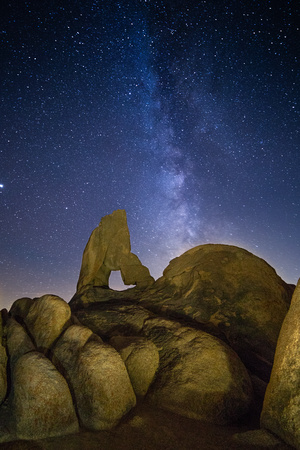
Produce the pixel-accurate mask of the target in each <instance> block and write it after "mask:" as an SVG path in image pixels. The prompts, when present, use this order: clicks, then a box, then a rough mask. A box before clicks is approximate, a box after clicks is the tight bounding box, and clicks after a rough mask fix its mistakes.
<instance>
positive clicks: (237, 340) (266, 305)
mask: <svg viewBox="0 0 300 450" xmlns="http://www.w3.org/2000/svg"><path fill="white" fill-rule="evenodd" d="M291 296H292V289H291V288H290V286H289V285H287V284H286V283H284V281H282V280H281V278H280V277H279V276H278V275H277V274H276V272H275V270H274V269H273V268H272V267H271V266H269V265H268V264H267V263H266V262H265V261H264V260H262V259H260V258H258V257H257V256H254V255H252V254H251V253H249V252H248V251H246V250H244V249H241V248H238V247H234V246H229V245H220V244H215V245H213V244H207V245H200V246H198V247H195V248H192V249H191V250H188V251H187V252H185V253H184V254H183V255H181V256H179V257H178V258H175V259H173V260H172V261H171V262H170V264H169V266H168V267H167V268H166V269H165V270H164V273H163V276H162V277H161V278H159V279H158V280H157V281H156V282H155V283H154V285H153V286H151V287H150V288H149V289H148V290H147V291H145V293H144V294H143V295H142V297H141V302H140V304H141V305H142V306H144V307H146V308H148V309H150V310H152V311H154V312H156V313H159V314H163V315H171V316H173V317H177V318H186V319H189V320H191V321H192V322H193V323H196V324H199V325H201V327H202V329H204V330H206V331H208V332H210V333H212V334H214V335H216V336H219V337H220V338H222V339H225V340H226V341H227V342H228V343H229V344H230V346H231V347H232V348H233V349H234V350H235V351H236V352H237V353H238V354H239V356H240V357H241V358H242V360H243V361H244V363H245V364H246V365H247V367H248V368H249V369H250V370H251V371H252V372H253V373H255V374H256V375H258V376H259V377H260V378H262V379H264V380H265V381H268V379H269V375H270V372H271V367H272V362H273V358H274V353H275V348H276V343H277V338H278V335H279V331H280V327H281V324H282V321H283V319H284V317H285V315H286V313H287V311H288V307H289V304H290V300H291Z"/></svg>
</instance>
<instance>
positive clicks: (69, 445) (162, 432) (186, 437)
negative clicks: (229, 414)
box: [0, 403, 291, 450]
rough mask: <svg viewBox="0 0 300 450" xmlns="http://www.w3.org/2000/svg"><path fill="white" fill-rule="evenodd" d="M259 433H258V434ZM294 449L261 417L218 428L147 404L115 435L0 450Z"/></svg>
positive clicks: (7, 445) (93, 434)
mask: <svg viewBox="0 0 300 450" xmlns="http://www.w3.org/2000/svg"><path fill="white" fill-rule="evenodd" d="M255 430H256V431H255ZM259 448H261V449H263V448H265V449H266V448H268V449H275V448H276V449H278V450H288V449H290V448H291V447H289V446H288V445H286V444H284V443H283V442H281V441H280V440H278V439H277V438H275V437H274V436H272V435H270V434H266V433H264V432H262V431H261V430H259V413H257V412H256V413H255V414H252V416H250V417H247V418H246V419H245V420H244V423H243V422H241V423H239V424H235V425H232V426H216V425H213V424H207V423H203V422H199V421H197V420H191V419H187V418H184V417H181V416H178V415H176V414H172V413H168V412H166V411H162V410H157V409H156V410H154V409H153V408H151V407H149V406H148V405H146V404H145V403H144V404H143V405H139V406H137V407H136V408H135V409H134V410H133V411H131V413H129V414H128V416H127V417H126V418H124V419H123V420H122V422H121V423H120V424H119V425H118V426H117V427H116V428H115V429H114V430H112V431H101V432H91V431H84V430H82V431H81V432H80V433H78V434H74V435H69V436H63V437H57V438H51V439H43V440H38V441H16V442H8V443H3V444H0V450H38V449H42V450H131V449H134V450H156V449H157V450H171V449H172V450H192V449H203V450H218V449H219V450H221V449H222V450H224V449H232V450H238V449H244V450H247V449H248V450H253V449H259Z"/></svg>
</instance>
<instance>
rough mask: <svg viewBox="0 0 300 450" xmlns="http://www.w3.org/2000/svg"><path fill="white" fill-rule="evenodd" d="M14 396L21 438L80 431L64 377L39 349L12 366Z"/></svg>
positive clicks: (13, 407)
mask: <svg viewBox="0 0 300 450" xmlns="http://www.w3.org/2000/svg"><path fill="white" fill-rule="evenodd" d="M12 384H13V391H12V397H11V404H12V410H13V412H14V418H15V423H14V424H13V427H14V428H15V433H16V435H17V436H18V438H19V439H39V438H43V437H45V436H47V437H51V436H59V435H63V434H68V433H75V432H76V431H78V420H77V416H76V413H75V409H74V406H73V401H72V396H71V393H70V391H69V387H68V384H67V382H66V380H65V379H64V377H63V376H62V375H61V374H60V373H59V372H58V371H57V370H56V368H55V367H54V365H53V364H52V363H51V361H50V360H49V359H48V358H46V356H44V355H43V354H41V353H39V352H29V353H26V354H25V355H23V356H21V357H20V358H19V359H18V361H17V362H16V364H15V366H14V368H13V370H12Z"/></svg>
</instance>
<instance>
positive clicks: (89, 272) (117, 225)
mask: <svg viewBox="0 0 300 450" xmlns="http://www.w3.org/2000/svg"><path fill="white" fill-rule="evenodd" d="M112 270H120V271H121V276H122V279H123V282H124V284H126V285H136V286H137V287H141V288H145V287H146V286H148V285H149V284H152V283H153V281H154V280H153V278H152V277H151V275H150V273H149V270H148V269H147V267H145V266H143V265H142V263H141V262H140V260H139V258H138V257H137V256H136V255H134V254H133V253H131V247H130V235H129V230H128V226H127V219H126V212H125V211H124V210H117V211H114V212H113V213H112V214H110V215H107V216H105V217H103V218H102V219H101V222H100V224H99V226H98V227H97V228H95V230H94V231H93V232H92V234H91V236H90V239H89V241H88V243H87V245H86V248H85V250H84V253H83V257H82V265H81V270H80V275H79V280H78V284H77V291H78V292H81V291H82V289H84V288H85V287H87V286H91V287H92V286H108V284H109V282H108V281H109V276H110V273H111V271H112Z"/></svg>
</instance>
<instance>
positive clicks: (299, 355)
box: [261, 280, 300, 449]
mask: <svg viewBox="0 0 300 450" xmlns="http://www.w3.org/2000/svg"><path fill="white" fill-rule="evenodd" d="M299 386H300V280H299V281H298V284H297V287H296V290H295V292H294V294H293V297H292V302H291V306H290V309H289V311H288V313H287V315H286V317H285V319H284V322H283V324H282V328H281V331H280V335H279V339H278V344H277V348H276V353H275V359H274V365H273V369H272V373H271V378H270V382H269V384H268V387H267V391H266V395H265V399H264V404H263V410H262V414H261V426H262V427H263V428H266V429H268V430H270V431H271V432H273V433H275V434H276V435H277V436H279V437H281V438H282V439H283V440H284V441H285V442H287V443H288V444H290V445H292V446H294V447H295V448H297V449H300V391H299Z"/></svg>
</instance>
